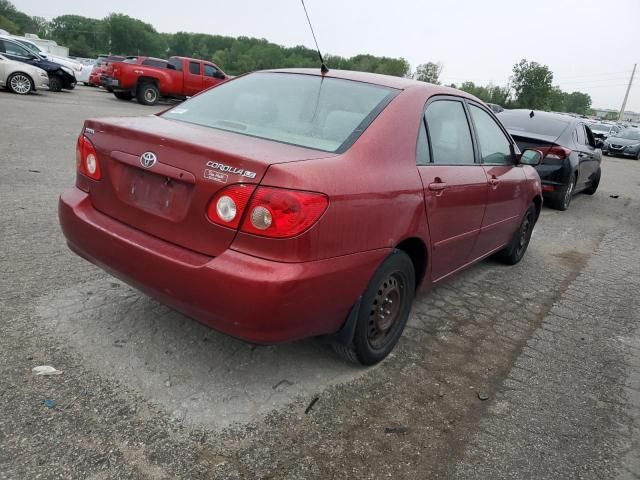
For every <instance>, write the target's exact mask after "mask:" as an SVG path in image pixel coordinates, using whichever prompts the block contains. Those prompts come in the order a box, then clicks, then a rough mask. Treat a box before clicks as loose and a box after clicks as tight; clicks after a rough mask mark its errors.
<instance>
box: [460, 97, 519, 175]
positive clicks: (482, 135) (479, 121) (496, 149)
mask: <svg viewBox="0 0 640 480" xmlns="http://www.w3.org/2000/svg"><path fill="white" fill-rule="evenodd" d="M469 111H470V112H471V118H472V119H473V124H474V125H475V127H476V134H477V136H478V143H479V144H480V155H481V156H482V162H483V163H490V164H493V165H496V164H497V165H509V164H510V163H511V143H510V142H509V140H508V139H507V137H506V136H505V134H504V133H503V132H502V129H501V128H500V127H499V126H498V124H497V123H496V122H495V120H494V119H493V118H491V116H490V115H489V114H488V113H487V112H485V111H484V110H482V109H481V108H479V107H476V106H475V105H469Z"/></svg>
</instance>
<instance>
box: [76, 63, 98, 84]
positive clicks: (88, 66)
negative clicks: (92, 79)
mask: <svg viewBox="0 0 640 480" xmlns="http://www.w3.org/2000/svg"><path fill="white" fill-rule="evenodd" d="M95 63H96V62H95V61H92V62H91V63H83V64H82V71H81V72H80V73H76V81H77V82H78V83H84V84H85V85H89V76H90V75H91V71H92V70H93V66H94V65H95Z"/></svg>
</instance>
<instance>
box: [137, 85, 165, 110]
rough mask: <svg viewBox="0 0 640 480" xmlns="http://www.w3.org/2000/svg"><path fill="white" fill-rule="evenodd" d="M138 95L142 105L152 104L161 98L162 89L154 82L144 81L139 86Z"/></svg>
mask: <svg viewBox="0 0 640 480" xmlns="http://www.w3.org/2000/svg"><path fill="white" fill-rule="evenodd" d="M137 97H138V102H140V103H141V104H142V105H147V106H152V105H155V104H156V103H158V100H160V91H159V90H158V87H156V86H155V84H153V83H143V84H142V85H139V86H138V95H137Z"/></svg>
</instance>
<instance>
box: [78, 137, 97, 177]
mask: <svg viewBox="0 0 640 480" xmlns="http://www.w3.org/2000/svg"><path fill="white" fill-rule="evenodd" d="M76 166H77V168H78V172H80V173H81V174H82V175H84V176H86V177H89V178H90V179H92V180H100V179H101V178H102V174H101V172H100V162H99V161H98V153H97V152H96V149H95V147H94V146H93V143H91V140H89V139H88V138H87V137H86V136H84V135H80V136H79V137H78V142H77V143H76Z"/></svg>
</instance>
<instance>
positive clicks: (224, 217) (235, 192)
mask: <svg viewBox="0 0 640 480" xmlns="http://www.w3.org/2000/svg"><path fill="white" fill-rule="evenodd" d="M255 189H256V186H255V185H248V184H238V185H230V186H228V187H226V188H223V189H222V190H220V191H219V192H218V193H217V194H216V195H215V196H214V197H213V198H212V199H211V201H210V202H209V206H208V207H207V217H208V218H209V220H211V221H212V222H213V223H217V224H218V225H223V226H225V227H229V228H238V225H240V220H241V219H242V214H243V213H244V209H245V207H246V206H247V203H249V198H251V194H252V193H253V191H254V190H255Z"/></svg>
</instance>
